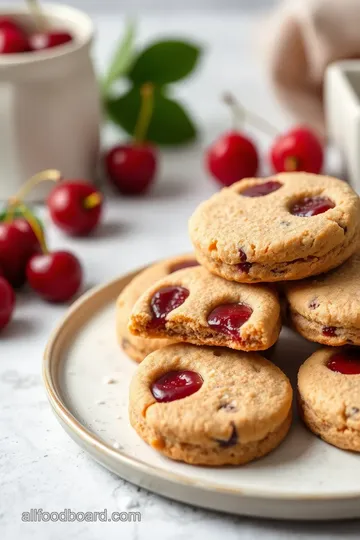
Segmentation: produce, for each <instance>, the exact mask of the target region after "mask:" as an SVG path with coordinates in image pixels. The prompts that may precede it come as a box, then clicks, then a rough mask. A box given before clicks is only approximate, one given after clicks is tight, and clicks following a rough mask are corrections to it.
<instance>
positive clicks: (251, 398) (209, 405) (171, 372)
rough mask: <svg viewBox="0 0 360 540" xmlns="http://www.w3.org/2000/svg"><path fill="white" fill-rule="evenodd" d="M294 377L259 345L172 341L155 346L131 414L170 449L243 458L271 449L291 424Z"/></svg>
mask: <svg viewBox="0 0 360 540" xmlns="http://www.w3.org/2000/svg"><path fill="white" fill-rule="evenodd" d="M291 401H292V389H291V385H290V383H289V381H288V379H287V377H286V376H285V375H284V373H283V372H282V371H281V370H280V369H279V368H278V367H276V366H274V365H273V364H272V363H271V362H269V361H268V360H266V359H265V358H262V357H261V356H260V355H258V354H256V353H243V352H238V351H231V350H229V349H225V348H215V347H196V346H194V345H187V344H184V343H180V344H175V345H170V346H168V347H165V348H162V349H160V350H158V351H155V352H153V353H152V354H150V355H149V356H148V357H147V358H146V359H145V360H144V361H143V362H142V363H141V364H140V366H139V368H138V369H137V371H136V373H135V376H134V378H133V380H132V382H131V386H130V404H129V415H130V422H131V425H132V426H133V428H134V429H135V430H136V432H137V433H138V434H139V435H140V437H141V438H142V439H143V440H144V441H145V442H147V443H148V444H149V445H150V446H152V447H153V448H154V449H155V450H158V451H159V452H161V453H162V454H164V455H166V456H167V457H169V458H171V459H174V460H177V461H185V462H186V463H190V464H197V465H228V464H229V465H230V464H232V465H239V464H243V463H247V462H249V461H251V460H253V459H256V458H259V457H261V456H264V455H265V454H267V453H268V452H270V451H271V450H273V449H274V448H276V447H277V446H278V445H279V444H280V442H281V441H282V440H283V439H284V437H285V436H286V434H287V432H288V430H289V427H290V424H291Z"/></svg>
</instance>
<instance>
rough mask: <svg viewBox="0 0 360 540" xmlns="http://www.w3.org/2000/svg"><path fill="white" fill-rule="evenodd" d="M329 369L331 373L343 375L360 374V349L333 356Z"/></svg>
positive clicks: (329, 362) (328, 364)
mask: <svg viewBox="0 0 360 540" xmlns="http://www.w3.org/2000/svg"><path fill="white" fill-rule="evenodd" d="M326 365H327V367H328V368H329V369H330V370H331V371H336V372H337V373H342V374H343V375H359V374H360V353H359V350H358V349H349V350H345V351H341V352H337V353H335V354H333V355H332V357H331V358H330V360H329V361H328V363H327V364H326Z"/></svg>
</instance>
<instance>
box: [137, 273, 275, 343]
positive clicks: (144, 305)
mask: <svg viewBox="0 0 360 540" xmlns="http://www.w3.org/2000/svg"><path fill="white" fill-rule="evenodd" d="M172 286H180V287H184V288H185V289H186V290H187V291H189V296H188V297H187V298H186V300H185V301H184V303H183V304H182V305H180V306H179V307H177V308H176V309H174V310H173V311H170V313H168V314H167V316H166V319H165V324H164V325H163V326H160V327H155V328H154V327H153V326H152V325H151V321H152V319H153V313H152V309H151V300H152V298H153V297H154V295H155V293H157V291H159V290H160V289H162V288H164V287H172ZM228 303H230V304H233V303H234V304H237V303H240V304H245V305H246V306H248V307H250V308H251V310H252V313H251V315H250V318H249V319H248V320H247V321H246V322H245V323H244V324H243V325H242V326H241V327H240V328H239V330H238V331H237V332H236V334H237V335H236V336H233V335H230V334H226V333H223V332H222V331H219V330H217V329H215V328H213V327H211V326H209V323H208V315H209V314H210V313H211V312H212V311H213V310H214V308H216V307H218V306H221V305H223V304H228ZM129 330H130V332H131V333H132V334H134V335H136V336H143V337H167V338H176V339H177V340H178V341H182V342H187V343H193V344H195V345H215V346H226V347H229V348H231V349H237V350H245V351H259V350H265V349H268V348H269V347H271V346H272V345H273V344H274V343H275V341H276V340H277V338H278V336H279V333H280V330H281V318H280V303H279V299H278V296H277V293H276V291H275V289H274V288H273V287H271V286H266V285H248V284H243V283H242V284H240V283H234V282H231V281H226V280H224V279H222V278H220V277H218V276H214V275H213V274H211V273H210V272H208V271H207V270H206V268H203V267H200V266H199V267H194V268H186V269H184V270H179V271H178V272H175V273H174V274H171V275H169V276H167V277H166V278H163V279H162V280H159V281H158V282H156V283H155V285H153V286H152V287H150V288H149V289H148V290H147V291H146V292H145V293H144V294H143V295H142V296H141V297H140V298H139V300H138V301H137V302H136V304H135V306H134V309H133V312H132V314H131V317H130V323H129Z"/></svg>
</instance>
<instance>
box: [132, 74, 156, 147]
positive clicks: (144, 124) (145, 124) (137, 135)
mask: <svg viewBox="0 0 360 540" xmlns="http://www.w3.org/2000/svg"><path fill="white" fill-rule="evenodd" d="M140 95H141V106H140V112H139V116H138V119H137V122H136V126H135V131H134V139H135V142H136V143H138V144H141V143H143V142H144V141H145V139H146V135H147V132H148V129H149V125H150V121H151V117H152V114H153V110H154V85H153V84H152V83H146V84H143V86H142V87H141V88H140Z"/></svg>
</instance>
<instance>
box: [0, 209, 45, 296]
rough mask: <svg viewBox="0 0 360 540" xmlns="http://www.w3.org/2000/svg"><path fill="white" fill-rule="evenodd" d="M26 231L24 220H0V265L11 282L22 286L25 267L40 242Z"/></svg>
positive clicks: (15, 285) (16, 285)
mask: <svg viewBox="0 0 360 540" xmlns="http://www.w3.org/2000/svg"><path fill="white" fill-rule="evenodd" d="M29 238H30V235H29V233H28V232H26V231H25V226H24V224H23V223H22V220H17V219H16V220H14V221H12V222H6V221H2V222H0V265H1V267H2V271H3V274H4V276H5V278H6V279H7V280H8V281H9V283H10V284H11V285H12V286H13V287H15V288H18V287H21V286H22V285H23V284H24V283H25V279H26V276H25V269H26V264H27V261H28V260H29V257H31V256H32V255H33V254H34V253H35V252H36V251H37V249H38V244H37V243H36V242H35V241H34V240H33V239H31V241H30V243H29Z"/></svg>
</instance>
